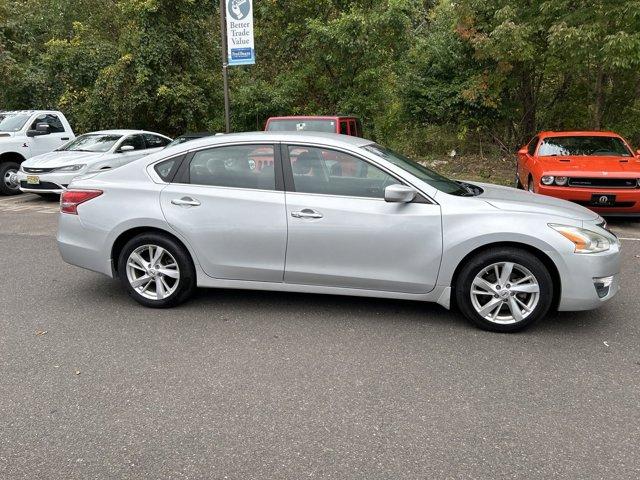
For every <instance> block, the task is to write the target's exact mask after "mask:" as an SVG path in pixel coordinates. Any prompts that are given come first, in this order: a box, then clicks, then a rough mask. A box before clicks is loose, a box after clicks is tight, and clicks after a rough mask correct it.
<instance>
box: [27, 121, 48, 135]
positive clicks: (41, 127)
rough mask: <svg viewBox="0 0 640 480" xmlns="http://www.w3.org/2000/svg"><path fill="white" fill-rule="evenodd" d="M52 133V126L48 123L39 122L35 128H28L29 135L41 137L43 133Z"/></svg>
mask: <svg viewBox="0 0 640 480" xmlns="http://www.w3.org/2000/svg"><path fill="white" fill-rule="evenodd" d="M50 133H51V127H50V126H49V125H48V124H46V123H37V124H36V129H35V130H27V137H39V136H42V135H49V134H50Z"/></svg>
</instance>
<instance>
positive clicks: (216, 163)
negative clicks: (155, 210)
mask: <svg viewBox="0 0 640 480" xmlns="http://www.w3.org/2000/svg"><path fill="white" fill-rule="evenodd" d="M279 152H280V150H279V148H278V147H277V145H276V144H236V145H224V146H218V147H210V148H207V149H203V150H198V151H196V152H194V153H192V154H190V155H189V156H188V157H187V158H186V159H185V161H184V162H183V164H182V166H181V168H180V171H179V172H178V174H177V177H176V179H175V180H174V181H173V183H171V184H170V185H168V186H167V187H166V188H165V189H164V190H163V191H162V193H161V196H160V201H161V205H162V211H163V212H164V215H165V218H166V220H167V222H168V223H169V224H170V225H171V227H173V228H174V229H175V230H177V231H178V232H180V234H182V236H183V237H185V238H187V239H188V240H189V242H190V244H191V246H192V247H193V248H194V249H195V251H196V255H197V259H198V261H199V262H200V265H201V266H202V268H203V270H204V271H205V273H206V274H207V275H209V276H210V277H213V278H218V279H228V280H249V281H261V282H282V281H283V274H284V261H285V249H286V244H287V221H286V209H285V194H284V191H283V180H282V168H281V162H280V154H279Z"/></svg>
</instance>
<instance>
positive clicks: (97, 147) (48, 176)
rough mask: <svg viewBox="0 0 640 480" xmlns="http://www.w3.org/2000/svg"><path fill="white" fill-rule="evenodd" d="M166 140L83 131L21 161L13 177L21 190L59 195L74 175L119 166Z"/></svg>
mask: <svg viewBox="0 0 640 480" xmlns="http://www.w3.org/2000/svg"><path fill="white" fill-rule="evenodd" d="M170 142H171V139H170V138H168V137H165V136H164V135H160V134H159V133H153V132H145V131H141V130H104V131H101V132H92V133H87V134H85V135H80V136H79V137H77V138H76V139H75V140H72V141H71V142H68V143H66V144H65V145H63V146H62V147H60V148H58V149H57V150H54V151H53V152H49V153H45V154H43V155H38V156H36V157H32V158H29V159H28V160H25V161H24V162H23V163H22V165H21V166H20V170H19V172H18V179H17V180H18V182H19V187H20V190H22V191H23V192H29V193H36V194H39V195H42V196H47V195H55V194H60V193H62V192H63V191H64V189H65V188H66V187H67V185H68V184H69V183H71V180H73V179H74V178H75V177H77V176H78V175H83V174H85V173H88V172H92V171H96V170H107V169H112V168H117V167H120V166H122V165H125V164H127V163H130V162H132V161H134V160H137V159H139V158H141V157H144V156H146V155H150V154H152V153H154V152H157V151H159V150H161V149H162V148H164V147H165V146H167V145H168V144H169V143H170Z"/></svg>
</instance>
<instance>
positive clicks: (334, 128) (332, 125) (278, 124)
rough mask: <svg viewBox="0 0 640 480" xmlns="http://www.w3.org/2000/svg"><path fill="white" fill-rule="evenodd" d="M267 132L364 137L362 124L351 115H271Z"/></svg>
mask: <svg viewBox="0 0 640 480" xmlns="http://www.w3.org/2000/svg"><path fill="white" fill-rule="evenodd" d="M264 129H265V131H267V132H296V131H297V132H326V133H340V134H342V135H351V136H354V137H362V124H361V123H360V120H359V119H358V118H357V117H351V116H340V115H337V116H334V117H333V116H292V117H271V118H269V120H267V125H266V126H265V128H264Z"/></svg>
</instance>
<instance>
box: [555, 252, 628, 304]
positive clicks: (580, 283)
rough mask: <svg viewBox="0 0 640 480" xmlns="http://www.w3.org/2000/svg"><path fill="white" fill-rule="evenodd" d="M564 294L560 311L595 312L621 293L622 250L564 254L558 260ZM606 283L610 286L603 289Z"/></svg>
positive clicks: (561, 297) (557, 264)
mask: <svg viewBox="0 0 640 480" xmlns="http://www.w3.org/2000/svg"><path fill="white" fill-rule="evenodd" d="M555 263H556V266H557V267H558V270H559V271H560V277H561V284H562V292H561V296H560V304H559V306H558V310H561V311H580V310H593V309H595V308H598V307H600V306H601V305H603V304H605V303H607V302H608V301H609V300H611V299H612V298H613V297H615V296H616V294H617V293H618V291H619V290H620V248H619V245H618V244H616V245H612V247H611V249H610V250H609V251H607V252H602V253H595V254H587V255H585V254H576V253H567V254H563V255H562V256H561V258H560V259H558V260H556V262H555ZM603 282H605V283H607V286H606V288H603Z"/></svg>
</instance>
